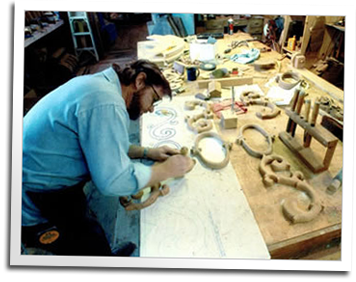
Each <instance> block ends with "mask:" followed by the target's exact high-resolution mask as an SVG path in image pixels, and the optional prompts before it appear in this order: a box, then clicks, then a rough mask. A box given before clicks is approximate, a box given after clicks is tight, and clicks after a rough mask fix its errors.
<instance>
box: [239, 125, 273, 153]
mask: <svg viewBox="0 0 356 282" xmlns="http://www.w3.org/2000/svg"><path fill="white" fill-rule="evenodd" d="M249 128H253V129H256V130H257V131H259V132H260V133H261V134H262V135H263V136H264V137H265V138H266V140H267V143H268V148H267V150H265V151H256V150H253V149H251V148H250V147H249V146H248V144H247V142H246V140H245V138H244V136H243V134H244V131H245V130H246V129H249ZM272 142H273V138H272V137H271V135H269V134H268V133H267V132H266V131H265V130H264V129H263V128H262V127H261V126H259V125H258V124H246V125H244V126H243V127H241V128H240V133H239V136H238V138H237V139H236V143H237V144H239V145H242V147H244V149H245V150H246V151H247V153H249V154H250V155H251V156H253V157H256V158H262V156H263V155H269V154H271V153H272V150H273V148H272Z"/></svg>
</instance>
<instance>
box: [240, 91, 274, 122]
mask: <svg viewBox="0 0 356 282" xmlns="http://www.w3.org/2000/svg"><path fill="white" fill-rule="evenodd" d="M240 100H241V102H242V103H243V104H244V105H245V106H249V105H258V106H264V107H267V108H270V109H271V111H270V112H266V113H263V112H258V113H256V116H257V117H258V118H260V119H271V118H274V117H276V116H277V115H279V114H280V112H281V110H280V109H279V108H278V107H277V106H276V105H275V104H274V103H271V102H270V101H269V100H268V99H267V98H263V97H261V95H260V94H257V93H254V92H250V91H247V92H244V93H242V94H241V96H240Z"/></svg>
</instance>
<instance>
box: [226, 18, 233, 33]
mask: <svg viewBox="0 0 356 282" xmlns="http://www.w3.org/2000/svg"><path fill="white" fill-rule="evenodd" d="M227 22H228V25H229V34H230V35H232V34H233V33H234V20H233V19H228V21H227Z"/></svg>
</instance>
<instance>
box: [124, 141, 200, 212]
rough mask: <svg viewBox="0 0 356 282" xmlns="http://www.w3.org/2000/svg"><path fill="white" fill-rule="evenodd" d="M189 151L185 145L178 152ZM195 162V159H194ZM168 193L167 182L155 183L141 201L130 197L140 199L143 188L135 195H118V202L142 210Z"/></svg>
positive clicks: (125, 206) (128, 209)
mask: <svg viewBox="0 0 356 282" xmlns="http://www.w3.org/2000/svg"><path fill="white" fill-rule="evenodd" d="M188 152H189V149H188V148H187V147H182V148H181V150H180V154H181V155H183V156H187V155H188ZM194 163H195V160H194ZM168 193H169V186H168V185H167V184H163V185H162V186H161V183H160V182H159V183H157V184H155V185H153V186H151V187H150V195H149V197H148V198H147V199H146V200H145V201H143V202H133V201H132V199H134V200H140V199H141V198H142V196H143V195H144V192H143V190H140V191H139V192H138V193H136V194H135V195H131V196H130V197H126V196H123V197H119V201H120V204H121V205H122V206H123V207H124V208H125V210H127V211H133V210H142V209H144V208H147V207H149V206H151V205H152V204H153V203H155V202H156V200H157V199H158V197H160V196H165V195H167V194H168Z"/></svg>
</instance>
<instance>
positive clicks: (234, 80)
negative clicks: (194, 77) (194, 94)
mask: <svg viewBox="0 0 356 282" xmlns="http://www.w3.org/2000/svg"><path fill="white" fill-rule="evenodd" d="M213 81H216V82H219V83H220V84H221V87H229V86H239V85H244V84H252V83H253V78H252V77H229V78H219V79H209V80H198V81H197V83H198V88H199V89H202V88H207V87H208V85H209V83H211V82H213Z"/></svg>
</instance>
